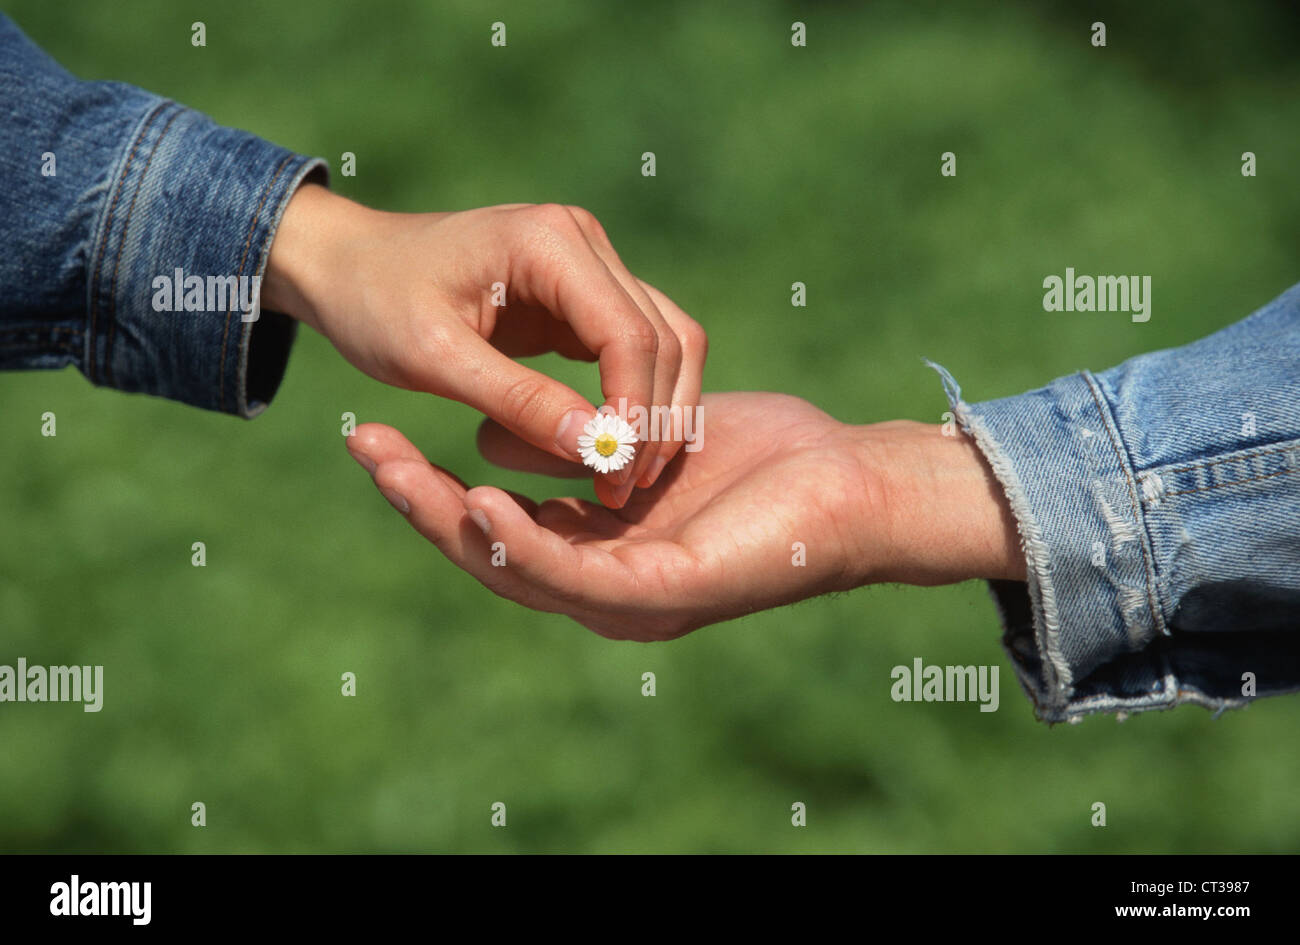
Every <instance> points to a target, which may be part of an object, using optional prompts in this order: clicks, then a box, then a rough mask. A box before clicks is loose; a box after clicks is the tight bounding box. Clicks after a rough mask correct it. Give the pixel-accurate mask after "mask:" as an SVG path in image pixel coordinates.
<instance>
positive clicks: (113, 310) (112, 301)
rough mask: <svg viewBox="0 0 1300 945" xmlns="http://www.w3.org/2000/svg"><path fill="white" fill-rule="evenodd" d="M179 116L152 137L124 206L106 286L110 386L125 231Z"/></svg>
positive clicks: (106, 377)
mask: <svg viewBox="0 0 1300 945" xmlns="http://www.w3.org/2000/svg"><path fill="white" fill-rule="evenodd" d="M180 116H181V109H177V110H176V111H175V112H173V113H172V116H171V117H170V118H168V119H167V124H165V125H163V127H162V131H160V132H158V137H157V138H155V139H154V143H153V147H152V148H150V149H149V156H148V157H147V158H145V161H144V167H143V168H141V170H140V176H139V178H138V179H137V180H136V184H135V192H134V193H133V194H131V204H130V206H128V207H127V208H126V219H125V220H123V221H122V239H121V240H120V241H119V242H118V244H117V258H116V259H115V260H113V280H112V282H110V283H109V287H108V304H109V311H108V314H109V318H108V338H107V340H106V341H105V343H104V381H105V383H107V384H108V385H109V386H110V387H111V386H112V385H113V339H114V336H115V334H116V333H115V332H114V330H113V329H114V326H115V325H116V324H117V273H118V270H119V269H120V268H121V266H122V256H123V255H124V254H125V252H126V239H127V233H128V232H129V231H130V229H131V218H132V217H133V216H134V215H135V202H136V200H137V199H138V198H139V196H140V191H141V190H143V189H144V182H145V178H146V177H148V176H149V167H150V165H152V164H153V158H154V155H155V154H157V153H158V147H159V146H160V145H161V144H162V142H163V139H164V138H166V137H167V132H168V131H169V130H170V129H171V126H172V122H174V121H175V120H176V119H177V118H179V117H180Z"/></svg>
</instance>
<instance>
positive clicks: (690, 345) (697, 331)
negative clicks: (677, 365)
mask: <svg viewBox="0 0 1300 945" xmlns="http://www.w3.org/2000/svg"><path fill="white" fill-rule="evenodd" d="M681 341H682V350H683V351H686V352H689V353H691V354H694V353H696V352H698V353H699V354H700V355H705V354H708V351H709V333H708V332H706V331H705V330H704V326H703V325H701V324H700V323H699V322H697V321H696V320H695V319H693V318H690V319H687V321H686V324H684V325H683V326H682V329H681Z"/></svg>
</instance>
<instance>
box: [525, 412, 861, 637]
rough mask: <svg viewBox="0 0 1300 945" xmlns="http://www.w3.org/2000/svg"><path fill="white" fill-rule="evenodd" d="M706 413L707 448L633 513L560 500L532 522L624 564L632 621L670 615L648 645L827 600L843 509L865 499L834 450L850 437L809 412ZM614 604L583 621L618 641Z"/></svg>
mask: <svg viewBox="0 0 1300 945" xmlns="http://www.w3.org/2000/svg"><path fill="white" fill-rule="evenodd" d="M703 406H704V414H703V416H704V420H703V427H702V429H703V432H704V436H703V448H702V449H700V450H699V451H698V452H692V453H687V452H685V451H683V452H682V453H680V454H679V455H678V457H677V459H676V460H675V461H674V462H673V464H672V465H670V466H669V467H668V469H667V470H665V472H664V474H663V476H662V477H661V478H660V480H659V481H658V482H657V483H656V484H655V485H654V486H653V487H652V488H650V489H646V490H639V491H638V492H636V493H634V495H633V497H632V499H631V500H630V501H629V503H628V504H627V505H626V506H625V507H624V508H622V509H617V510H612V509H606V508H603V507H601V506H599V505H596V504H594V503H590V502H584V501H582V500H578V499H562V500H552V501H549V502H545V503H543V504H542V505H541V506H540V508H538V509H537V511H536V513H535V516H534V517H535V520H536V521H537V523H538V524H539V525H541V526H543V527H544V528H547V529H550V530H551V531H553V532H555V533H556V534H558V535H560V536H561V537H562V538H564V539H565V540H566V541H567V542H569V544H570V545H573V546H575V547H576V548H577V549H578V552H579V554H580V555H582V556H583V559H584V563H586V562H588V561H590V560H592V559H593V558H596V557H599V556H612V557H614V558H615V559H617V560H618V561H619V562H620V563H621V564H622V565H623V566H624V568H625V569H626V572H627V573H626V584H627V587H628V589H629V590H628V594H629V597H628V604H629V605H630V606H629V607H628V610H629V611H633V612H636V613H638V614H639V615H640V616H641V617H642V621H641V622H642V623H643V624H645V623H647V622H654V621H653V620H652V621H646V620H645V618H646V617H650V616H652V615H651V614H648V613H646V611H647V610H649V609H657V610H658V611H660V613H659V615H658V616H660V617H662V620H661V621H659V622H660V623H661V626H659V627H657V628H656V630H655V631H652V632H651V633H650V634H649V635H652V636H656V637H664V636H677V635H680V634H681V633H684V632H686V631H688V630H691V629H694V628H695V627H697V626H700V625H702V624H704V623H709V622H712V621H715V620H718V619H725V618H726V617H731V616H736V615H738V614H740V613H747V612H750V611H753V610H758V609H762V608H766V607H771V606H775V605H777V604H780V603H786V602H788V601H790V600H795V599H799V598H803V597H807V596H808V595H809V594H811V593H818V592H820V591H824V590H829V589H830V588H831V586H832V585H833V584H834V582H835V580H836V579H837V578H838V577H839V574H838V569H837V567H836V565H835V564H834V562H837V561H839V560H841V559H840V556H839V555H838V554H831V553H828V547H829V545H830V543H832V542H834V543H842V542H843V541H844V540H846V539H847V537H848V536H845V535H843V534H842V528H841V523H839V522H838V521H837V519H836V515H835V511H834V510H835V509H837V508H842V502H841V500H842V496H843V495H844V494H845V493H846V492H848V491H850V490H860V488H861V480H862V473H861V470H860V468H859V467H858V466H857V464H856V462H855V461H854V460H853V459H851V458H850V454H849V452H848V451H847V450H844V451H840V452H837V451H836V446H837V444H836V443H835V441H834V437H835V434H836V432H837V431H839V430H840V429H842V426H841V425H840V424H839V423H838V422H837V421H835V420H833V419H832V418H831V417H829V416H828V415H827V414H825V413H823V412H822V411H820V410H818V409H817V408H816V407H813V406H812V405H811V404H808V403H807V402H805V401H802V400H799V399H798V398H795V397H788V396H785V395H781V394H767V393H730V394H714V395H706V396H705V397H704V398H703ZM796 542H798V543H801V544H802V546H803V547H802V551H800V547H799V545H796ZM841 547H842V545H841ZM796 562H800V563H798V564H796ZM632 588H635V590H636V594H635V600H633V598H632V597H631V596H630V591H631V589H632ZM616 594H617V590H616ZM656 601H657V602H659V606H658V607H657V608H654V607H652V608H647V607H646V604H653V603H654V602H656ZM608 604H609V605H612V606H607V607H605V608H595V609H594V610H593V612H592V613H591V614H590V615H589V619H582V618H581V617H580V618H579V619H580V620H582V622H583V623H585V624H587V625H588V626H592V627H593V629H602V628H603V629H607V630H609V631H610V632H613V633H617V632H619V629H620V626H621V625H622V624H625V623H626V619H625V618H626V615H625V614H620V613H618V609H619V608H618V607H617V599H615V600H611V601H609V602H608ZM606 617H608V618H612V621H613V623H612V624H607V623H606V622H605V618H606ZM621 628H622V629H623V630H624V631H627V630H629V629H630V628H628V627H626V626H622V627H621ZM639 629H640V630H641V632H644V631H645V627H644V625H643V626H642V627H641V628H639ZM638 635H639V634H638Z"/></svg>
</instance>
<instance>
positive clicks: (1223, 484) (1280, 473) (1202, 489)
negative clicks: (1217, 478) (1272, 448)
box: [1161, 450, 1300, 495]
mask: <svg viewBox="0 0 1300 945" xmlns="http://www.w3.org/2000/svg"><path fill="white" fill-rule="evenodd" d="M1278 452H1290V451H1289V450H1285V451H1284V450H1278ZM1261 455H1262V454H1261ZM1293 472H1300V468H1296V469H1279V470H1278V471H1277V472H1271V473H1264V475H1262V476H1251V477H1250V478H1249V479H1236V480H1233V481H1232V482H1220V483H1216V484H1215V485H1213V486H1201V487H1200V488H1198V489H1180V490H1178V491H1177V492H1164V493H1161V495H1192V494H1193V493H1196V492H1209V491H1210V490H1211V489H1226V488H1228V487H1229V486H1239V485H1242V484H1243V483H1247V482H1259V481H1260V480H1261V479H1272V478H1273V477H1274V476H1285V475H1286V474H1287V473H1293Z"/></svg>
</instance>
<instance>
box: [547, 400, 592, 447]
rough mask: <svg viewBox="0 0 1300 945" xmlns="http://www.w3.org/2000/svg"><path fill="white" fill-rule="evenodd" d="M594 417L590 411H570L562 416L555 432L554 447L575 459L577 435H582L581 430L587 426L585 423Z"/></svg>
mask: <svg viewBox="0 0 1300 945" xmlns="http://www.w3.org/2000/svg"><path fill="white" fill-rule="evenodd" d="M594 416H595V414H594V413H592V412H591V411H590V410H570V411H569V412H568V413H566V414H565V415H564V419H563V420H561V421H560V426H559V428H558V429H557V430H556V431H555V445H556V446H558V447H559V448H560V449H561V451H563V452H565V453H567V454H568V455H569V456H572V457H573V458H575V459H577V458H578V435H579V434H581V433H582V428H583V427H585V426H586V425H587V421H588V420H590V419H591V418H592V417H594Z"/></svg>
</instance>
